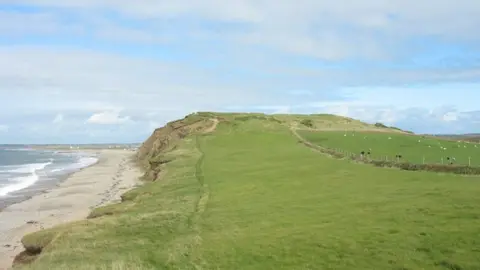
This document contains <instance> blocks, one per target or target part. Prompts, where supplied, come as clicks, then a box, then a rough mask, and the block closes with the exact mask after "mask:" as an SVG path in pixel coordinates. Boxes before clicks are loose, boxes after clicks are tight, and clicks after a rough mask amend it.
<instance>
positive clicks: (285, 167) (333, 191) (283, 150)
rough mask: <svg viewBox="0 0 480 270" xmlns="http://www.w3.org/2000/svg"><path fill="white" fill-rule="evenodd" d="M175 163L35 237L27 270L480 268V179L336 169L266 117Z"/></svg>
mask: <svg viewBox="0 0 480 270" xmlns="http://www.w3.org/2000/svg"><path fill="white" fill-rule="evenodd" d="M230 119H234V118H230ZM164 155H166V156H168V157H169V159H170V160H171V161H170V162H169V163H166V164H165V166H166V169H167V173H166V174H165V175H164V176H163V178H162V179H160V180H157V181H155V182H151V183H147V184H145V185H144V186H142V187H140V188H138V189H136V190H133V191H130V192H129V195H128V194H127V195H128V196H125V197H126V198H128V200H126V201H125V202H123V203H121V204H118V205H114V206H110V207H107V208H103V209H102V208H101V209H97V210H96V213H97V215H96V218H93V219H89V220H87V221H82V222H77V223H74V224H70V225H65V226H62V227H59V228H55V229H53V230H48V231H47V232H43V236H42V235H41V234H38V233H37V234H33V235H29V236H27V237H25V238H24V242H26V243H25V244H27V245H35V244H36V243H38V245H44V246H45V245H46V244H45V243H47V242H49V241H50V243H49V244H48V245H46V247H45V248H44V250H43V252H42V253H41V255H40V256H39V258H38V259H37V261H36V262H35V263H33V264H32V265H30V266H28V267H26V269H262V270H263V269H479V268H480V248H479V244H480V239H479V238H478V235H479V234H480V218H479V217H480V207H479V206H480V198H479V197H478V194H479V192H480V184H479V180H480V179H479V178H478V177H462V176H457V175H450V174H443V175H439V174H435V173H431V172H409V171H400V170H389V169H383V168H376V167H373V166H368V165H364V164H357V163H351V162H347V161H344V160H337V159H332V158H329V157H327V156H325V155H322V154H320V153H318V152H315V151H312V150H311V149H309V148H308V147H305V146H304V145H303V144H301V143H299V142H298V139H297V138H296V137H294V136H293V135H292V133H291V132H290V130H289V129H288V127H285V126H284V125H283V124H282V123H277V122H276V121H270V120H268V119H260V118H255V117H254V118H251V119H240V120H239V119H237V120H231V121H228V122H222V123H220V124H219V125H218V126H217V129H216V131H215V132H214V133H212V134H209V135H190V136H187V137H186V138H184V139H183V140H182V141H181V142H180V143H179V144H178V145H177V147H175V149H174V150H172V151H170V152H168V153H164ZM102 211H103V213H102Z"/></svg>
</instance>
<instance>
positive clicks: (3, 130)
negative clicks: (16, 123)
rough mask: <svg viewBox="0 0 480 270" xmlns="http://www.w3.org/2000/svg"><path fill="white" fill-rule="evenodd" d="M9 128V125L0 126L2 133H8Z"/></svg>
mask: <svg viewBox="0 0 480 270" xmlns="http://www.w3.org/2000/svg"><path fill="white" fill-rule="evenodd" d="M8 130H9V127H8V126H7V125H0V132H7V131H8Z"/></svg>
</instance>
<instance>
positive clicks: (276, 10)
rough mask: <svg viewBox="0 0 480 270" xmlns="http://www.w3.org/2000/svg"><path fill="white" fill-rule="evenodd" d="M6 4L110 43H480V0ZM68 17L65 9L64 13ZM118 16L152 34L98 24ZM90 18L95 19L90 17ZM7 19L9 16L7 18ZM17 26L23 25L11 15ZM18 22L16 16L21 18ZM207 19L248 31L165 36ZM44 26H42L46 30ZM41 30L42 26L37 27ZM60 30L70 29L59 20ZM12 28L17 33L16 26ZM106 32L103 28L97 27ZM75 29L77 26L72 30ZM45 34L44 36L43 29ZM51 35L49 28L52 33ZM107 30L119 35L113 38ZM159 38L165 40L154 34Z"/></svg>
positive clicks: (338, 48)
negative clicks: (47, 11)
mask: <svg viewBox="0 0 480 270" xmlns="http://www.w3.org/2000/svg"><path fill="white" fill-rule="evenodd" d="M2 2H3V3H12V4H22V3H23V4H30V5H37V6H43V7H63V8H67V10H70V11H75V12H77V13H78V14H81V16H80V18H78V19H79V20H83V21H86V22H90V23H93V24H94V26H95V27H94V28H96V29H97V28H99V29H100V28H101V29H103V30H100V31H98V33H97V35H99V36H103V37H105V38H113V39H118V38H120V39H121V40H125V37H127V36H130V40H133V39H137V40H138V41H139V42H145V41H147V42H156V40H159V39H160V40H163V39H165V36H166V35H168V36H169V37H168V38H167V39H170V38H174V39H175V36H176V35H179V33H181V35H185V34H186V35H190V36H191V37H195V36H201V37H205V36H210V37H213V38H221V39H226V40H228V41H232V42H241V43H251V44H260V45H264V46H267V47H270V48H275V49H278V50H283V51H286V52H291V53H292V52H293V53H298V54H304V55H309V56H315V57H320V58H324V59H342V58H348V57H375V58H378V57H382V58H383V57H388V55H389V54H391V53H402V52H401V47H400V45H401V41H408V39H410V38H414V37H418V36H436V37H442V38H443V39H445V40H447V41H458V40H464V41H479V36H478V35H475V33H476V31H477V29H478V25H480V2H478V1H476V0H459V1H455V2H452V1H451V0H438V1H436V2H435V6H434V7H432V5H431V3H430V2H428V1H416V0H404V1H377V0H362V1H353V2H352V1H347V0H341V1H333V2H332V1H325V0H300V1H290V0H264V1H254V0H238V1H234V2H231V1H230V2H228V1H217V0H205V1H198V2H192V1H189V0H178V1H173V2H172V1H168V0H158V1H154V2H152V1H150V0H143V1H134V2H132V1H127V0H119V1H113V0H105V1H92V0H88V1H85V0H83V1H80V0H72V1H56V0H3V1H2ZM62 10H64V9H62ZM104 10H113V11H116V12H118V13H119V14H121V15H123V16H125V17H127V18H129V19H134V20H140V21H142V20H143V21H148V25H149V26H148V27H147V29H132V28H131V27H129V26H126V24H125V23H123V24H120V23H117V22H115V21H113V20H111V21H105V20H103V21H102V22H99V21H98V18H99V17H101V15H102V11H104ZM85 14H89V15H85ZM5 16H7V15H5ZM8 16H10V17H11V19H12V20H15V21H20V19H18V18H16V17H13V16H12V15H8ZM15 16H17V15H15ZM185 17H189V19H190V21H194V22H195V21H199V20H207V21H212V22H224V23H244V24H245V25H246V29H247V30H245V29H242V31H225V32H222V33H221V34H219V33H218V32H216V30H208V29H204V28H199V27H198V25H197V24H195V23H193V24H189V28H188V29H185V30H186V31H178V32H176V33H175V32H171V31H170V32H168V33H167V32H166V31H159V29H163V28H162V27H164V26H165V25H166V23H165V20H168V21H169V23H170V22H175V21H176V20H177V21H182V20H183V19H184V18H185ZM52 20H53V21H54V19H51V16H50V15H44V16H43V17H40V18H34V19H31V20H25V19H23V20H22V21H20V23H21V24H20V25H25V23H28V22H29V21H31V22H32V23H31V26H30V28H29V27H28V26H22V27H23V28H22V29H28V30H29V31H39V32H45V31H47V32H48V31H52V29H53V28H54V27H55V26H54V25H53V24H54V23H55V22H53V23H52ZM40 22H43V24H42V23H40ZM34 24H35V25H34ZM57 24H58V25H59V26H57V27H59V28H62V27H61V26H62V25H65V22H64V21H62V20H61V19H57ZM8 25H12V26H11V27H10V28H13V27H18V26H13V25H17V24H15V23H9V24H8ZM98 26H100V27H98ZM71 27H73V26H71ZM36 28H40V29H36ZM45 28H46V29H45ZM108 29H115V30H114V31H108ZM155 33H161V35H160V34H155Z"/></svg>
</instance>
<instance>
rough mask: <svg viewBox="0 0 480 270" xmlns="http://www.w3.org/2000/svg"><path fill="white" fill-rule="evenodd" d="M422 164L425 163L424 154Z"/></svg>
mask: <svg viewBox="0 0 480 270" xmlns="http://www.w3.org/2000/svg"><path fill="white" fill-rule="evenodd" d="M422 164H425V156H423V161H422Z"/></svg>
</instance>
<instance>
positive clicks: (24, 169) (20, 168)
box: [2, 159, 53, 173]
mask: <svg viewBox="0 0 480 270" xmlns="http://www.w3.org/2000/svg"><path fill="white" fill-rule="evenodd" d="M52 162H53V159H50V161H49V162H44V163H30V164H24V165H11V166H3V167H2V172H8V173H33V172H35V171H38V170H42V169H45V167H47V166H48V165H50V164H52ZM9 167H10V168H15V169H9Z"/></svg>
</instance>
